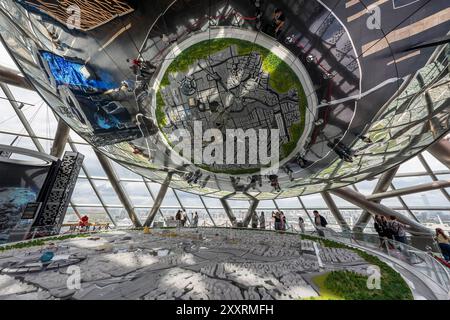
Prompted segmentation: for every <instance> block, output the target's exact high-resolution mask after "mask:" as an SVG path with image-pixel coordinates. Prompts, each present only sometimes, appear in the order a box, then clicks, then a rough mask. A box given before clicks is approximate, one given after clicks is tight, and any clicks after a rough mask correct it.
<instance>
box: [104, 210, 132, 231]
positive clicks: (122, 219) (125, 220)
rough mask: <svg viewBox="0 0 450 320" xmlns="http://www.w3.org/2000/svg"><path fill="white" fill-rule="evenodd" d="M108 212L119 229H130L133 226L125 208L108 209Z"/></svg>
mask: <svg viewBox="0 0 450 320" xmlns="http://www.w3.org/2000/svg"><path fill="white" fill-rule="evenodd" d="M108 211H109V213H110V214H111V217H112V218H113V219H114V221H115V222H116V224H117V226H118V227H130V226H132V225H133V223H132V222H131V220H130V217H129V216H128V213H127V212H126V210H125V209H124V208H108Z"/></svg>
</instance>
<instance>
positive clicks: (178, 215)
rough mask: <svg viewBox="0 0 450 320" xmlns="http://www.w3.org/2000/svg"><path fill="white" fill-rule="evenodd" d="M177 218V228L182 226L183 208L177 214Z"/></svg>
mask: <svg viewBox="0 0 450 320" xmlns="http://www.w3.org/2000/svg"><path fill="white" fill-rule="evenodd" d="M175 220H176V222H177V228H180V227H181V210H178V211H177V214H176V215H175Z"/></svg>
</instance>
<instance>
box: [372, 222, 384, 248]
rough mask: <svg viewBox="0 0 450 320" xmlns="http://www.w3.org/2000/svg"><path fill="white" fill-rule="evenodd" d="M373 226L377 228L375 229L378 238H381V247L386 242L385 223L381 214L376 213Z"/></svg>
mask: <svg viewBox="0 0 450 320" xmlns="http://www.w3.org/2000/svg"><path fill="white" fill-rule="evenodd" d="M373 227H374V229H375V231H376V232H377V233H378V238H379V239H380V247H381V246H383V242H384V237H385V234H384V228H383V223H382V221H381V217H380V216H379V215H376V216H375V218H374V219H373Z"/></svg>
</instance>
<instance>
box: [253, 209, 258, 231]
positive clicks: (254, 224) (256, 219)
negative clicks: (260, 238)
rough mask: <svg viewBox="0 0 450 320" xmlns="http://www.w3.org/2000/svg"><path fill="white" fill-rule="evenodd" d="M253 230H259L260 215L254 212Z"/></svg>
mask: <svg viewBox="0 0 450 320" xmlns="http://www.w3.org/2000/svg"><path fill="white" fill-rule="evenodd" d="M252 228H253V229H257V228H258V214H257V213H256V212H253V214H252Z"/></svg>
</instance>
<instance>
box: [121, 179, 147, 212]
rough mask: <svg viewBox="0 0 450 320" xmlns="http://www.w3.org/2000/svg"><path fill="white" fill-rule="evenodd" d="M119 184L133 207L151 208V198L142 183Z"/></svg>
mask: <svg viewBox="0 0 450 320" xmlns="http://www.w3.org/2000/svg"><path fill="white" fill-rule="evenodd" d="M121 184H122V186H123V187H124V188H125V191H126V192H127V194H128V196H129V197H130V199H131V203H132V204H133V205H134V206H145V207H151V206H153V200H152V197H151V196H150V193H149V192H148V189H147V187H146V186H145V183H144V182H121Z"/></svg>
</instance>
